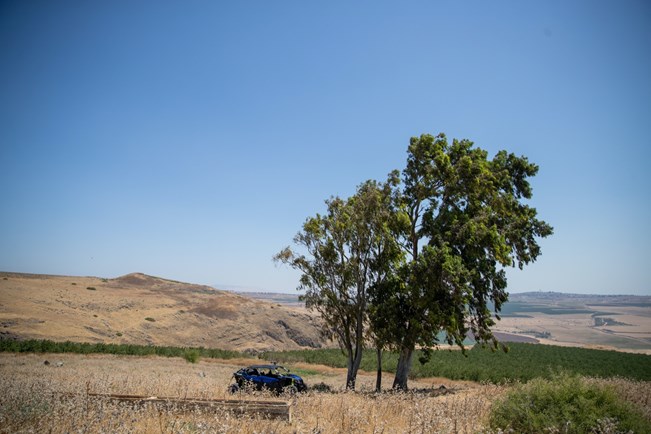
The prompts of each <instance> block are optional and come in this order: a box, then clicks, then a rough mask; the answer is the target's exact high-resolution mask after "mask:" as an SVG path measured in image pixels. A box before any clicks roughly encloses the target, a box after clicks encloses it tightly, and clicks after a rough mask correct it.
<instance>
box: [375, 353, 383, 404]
mask: <svg viewBox="0 0 651 434" xmlns="http://www.w3.org/2000/svg"><path fill="white" fill-rule="evenodd" d="M375 351H376V353H377V377H376V378H375V391H376V392H377V393H380V392H382V348H381V347H379V346H378V347H377V348H376V350H375Z"/></svg>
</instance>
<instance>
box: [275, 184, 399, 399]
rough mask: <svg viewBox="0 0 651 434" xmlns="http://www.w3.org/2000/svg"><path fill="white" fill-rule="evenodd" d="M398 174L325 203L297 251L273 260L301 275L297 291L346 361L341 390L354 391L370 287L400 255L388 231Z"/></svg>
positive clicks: (304, 231) (298, 241) (305, 228)
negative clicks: (349, 195) (325, 209)
mask: <svg viewBox="0 0 651 434" xmlns="http://www.w3.org/2000/svg"><path fill="white" fill-rule="evenodd" d="M398 176H399V173H398V172H393V173H391V174H390V175H389V179H388V180H387V181H386V182H385V183H378V182H376V181H372V180H369V181H366V182H365V183H363V184H361V185H360V186H359V187H358V188H357V191H356V193H355V195H353V196H352V197H350V198H348V199H341V198H339V197H333V198H331V199H329V200H327V201H326V205H327V212H326V213H325V215H320V214H317V215H316V216H314V217H310V218H308V219H307V220H306V221H305V223H304V224H303V228H302V230H301V231H300V232H299V233H298V234H297V235H296V236H295V237H294V244H295V245H296V247H295V248H294V249H292V248H291V247H286V248H285V249H283V250H282V251H281V252H280V253H278V254H277V255H276V256H275V260H276V261H280V262H283V263H285V264H288V265H289V266H291V267H292V268H294V269H296V270H299V271H300V272H301V278H300V285H299V287H298V289H299V290H302V291H305V293H304V295H303V296H302V300H304V301H305V305H306V307H307V308H308V309H311V310H315V311H317V312H318V313H319V314H320V315H321V318H322V319H323V323H324V328H323V332H324V335H325V336H326V337H328V338H330V339H334V340H336V341H337V342H338V344H339V346H340V347H341V349H342V351H343V352H344V354H345V355H346V357H347V361H348V363H347V368H348V371H347V376H346V388H348V389H354V388H355V381H356V378H357V372H358V370H359V366H360V363H361V360H362V350H363V348H364V344H365V339H366V329H367V321H368V302H369V288H371V287H373V286H377V285H379V284H380V283H381V282H382V281H384V280H385V279H387V277H388V276H389V274H390V272H391V270H390V268H389V267H388V266H386V264H388V263H390V262H391V261H392V260H393V258H394V257H395V256H398V255H400V254H401V252H400V249H399V248H398V247H397V246H396V244H395V242H396V238H395V236H394V231H393V230H392V229H391V227H390V224H391V223H390V221H391V217H392V216H393V215H394V212H393V210H392V209H391V207H392V205H393V204H394V203H395V198H394V196H395V186H396V184H397V183H398V180H399V179H398Z"/></svg>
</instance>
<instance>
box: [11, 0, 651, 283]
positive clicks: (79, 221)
mask: <svg viewBox="0 0 651 434" xmlns="http://www.w3.org/2000/svg"><path fill="white" fill-rule="evenodd" d="M462 4H463V5H462ZM439 132H445V133H446V134H447V135H448V137H450V138H452V137H456V138H468V139H471V140H473V141H474V142H475V143H476V144H477V145H478V146H480V147H483V148H485V149H487V150H488V151H489V152H490V153H491V154H493V153H495V152H496V151H497V150H499V149H507V150H509V151H511V152H514V153H516V154H518V155H526V156H527V157H529V159H530V160H531V161H533V162H535V163H537V164H539V165H540V173H539V175H538V176H537V177H535V178H534V179H533V181H532V182H533V186H534V200H533V201H532V203H533V205H534V206H535V207H537V208H538V211H539V215H540V216H541V217H542V218H543V219H545V220H546V221H548V222H549V223H551V224H552V225H553V226H554V228H555V234H554V236H552V237H551V238H549V239H546V240H544V241H543V242H542V245H543V254H542V256H541V257H540V258H539V260H538V262H536V263H535V264H533V265H532V266H530V267H528V268H526V269H525V271H523V272H515V271H514V272H511V273H510V280H509V283H510V285H509V289H510V291H512V292H521V291H528V290H544V291H562V292H579V293H635V294H651V271H650V270H651V254H650V253H649V251H650V250H649V246H650V244H651V229H650V227H649V225H650V222H651V194H650V193H649V187H651V182H650V181H651V176H650V175H649V171H648V166H649V163H650V162H651V4H650V3H649V2H648V1H634V0H630V1H615V0H612V1H594V0H590V1H538V2H521V1H491V2H487V1H476V2H452V1H423V2H383V1H359V2H348V1H328V2H306V1H293V2H284V1H278V2H269V1H259V2H251V1H242V2H217V1H205V2H202V1H189V2H179V1H165V2H159V1H155V2H154V1H151V2H149V1H130V0H129V1H106V2H100V1H56V2H55V1H3V2H2V3H0V198H1V199H0V200H1V202H0V270H4V271H20V272H33V273H51V274H67V275H92V276H101V277H117V276H119V275H122V274H126V273H129V272H134V271H141V272H145V273H148V274H153V275H159V276H163V277H168V278H172V279H177V280H183V281H189V282H195V283H206V284H211V285H213V286H219V287H222V288H235V287H243V288H249V289H257V290H263V291H274V292H292V291H293V290H294V289H295V287H296V285H297V281H298V274H297V273H296V272H295V271H293V270H290V269H288V268H286V267H283V266H276V265H275V264H274V263H273V262H272V260H271V258H272V256H273V255H274V254H275V253H276V252H278V251H279V250H280V249H282V248H283V247H285V246H286V245H289V244H291V240H292V238H293V236H294V235H295V234H296V232H297V231H298V230H299V229H300V227H301V224H302V223H303V221H304V220H305V218H306V217H308V216H311V215H314V214H315V213H317V212H322V211H323V210H324V204H323V201H324V200H325V199H326V198H328V197H329V196H331V195H341V196H348V195H350V194H352V193H353V192H354V190H355V187H356V186H357V185H358V184H359V183H361V182H362V181H364V180H366V179H369V178H374V179H383V178H384V177H385V175H386V174H387V173H388V172H389V171H390V170H391V169H394V168H397V169H401V168H402V167H404V164H405V159H406V148H407V144H408V141H409V138H410V137H411V136H415V135H420V134H421V133H432V134H436V133H439Z"/></svg>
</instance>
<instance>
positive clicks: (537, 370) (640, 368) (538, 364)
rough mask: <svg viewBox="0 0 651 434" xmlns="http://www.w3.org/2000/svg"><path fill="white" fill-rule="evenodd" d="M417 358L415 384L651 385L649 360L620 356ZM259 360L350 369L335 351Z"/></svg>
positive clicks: (519, 353)
mask: <svg viewBox="0 0 651 434" xmlns="http://www.w3.org/2000/svg"><path fill="white" fill-rule="evenodd" d="M419 356H420V354H416V355H415V356H414V362H413V365H412V370H411V376H412V377H413V378H424V377H445V378H450V379H452V380H471V381H488V382H493V383H502V382H506V381H513V380H518V381H525V382H526V381H529V380H532V379H534V378H550V377H551V376H553V375H554V373H555V372H558V371H559V370H563V371H566V372H569V373H574V374H578V375H585V376H592V377H603V378H609V377H624V378H631V379H635V380H645V381H650V380H651V356H648V355H644V354H631V353H623V352H618V351H604V350H592V349H586V348H574V347H558V346H552V345H539V344H526V343H511V344H509V351H508V352H507V353H504V352H502V351H491V350H489V349H486V348H482V347H481V346H475V347H473V348H472V349H470V350H469V351H467V352H466V355H465V356H464V354H462V352H461V351H456V350H453V351H449V350H439V351H435V352H433V354H432V357H431V360H430V361H429V362H427V363H425V364H421V363H420V362H419V361H418V358H419ZM260 357H261V358H264V359H267V360H274V361H277V362H279V363H285V364H291V363H296V362H305V363H313V364H322V365H327V366H332V367H338V368H345V367H346V358H345V357H344V356H343V354H342V353H341V351H340V350H337V349H318V350H299V351H282V352H268V353H265V354H263V355H261V356H260ZM397 364H398V355H397V354H396V353H392V352H387V351H385V352H384V354H383V357H382V368H383V370H384V371H386V372H395V369H396V366H397ZM361 369H362V370H365V371H371V372H372V371H375V370H376V369H377V363H376V355H375V351H374V350H366V351H365V352H364V354H363V357H362V365H361Z"/></svg>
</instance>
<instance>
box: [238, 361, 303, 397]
mask: <svg viewBox="0 0 651 434" xmlns="http://www.w3.org/2000/svg"><path fill="white" fill-rule="evenodd" d="M233 378H234V379H235V384H232V385H231V386H230V387H229V390H230V392H231V393H237V392H238V391H240V390H241V389H243V388H244V387H246V386H247V385H250V386H252V387H255V388H256V389H257V390H262V389H267V390H271V391H274V392H276V393H278V394H281V393H283V392H285V393H290V394H294V393H297V392H303V391H305V390H307V386H306V385H305V382H304V381H303V379H302V378H301V377H299V376H298V375H296V374H290V373H289V369H286V368H284V367H283V366H280V365H251V366H248V367H246V368H242V369H240V370H239V371H237V372H235V373H234V374H233Z"/></svg>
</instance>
